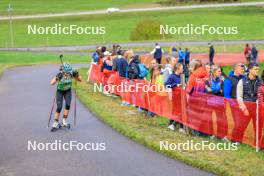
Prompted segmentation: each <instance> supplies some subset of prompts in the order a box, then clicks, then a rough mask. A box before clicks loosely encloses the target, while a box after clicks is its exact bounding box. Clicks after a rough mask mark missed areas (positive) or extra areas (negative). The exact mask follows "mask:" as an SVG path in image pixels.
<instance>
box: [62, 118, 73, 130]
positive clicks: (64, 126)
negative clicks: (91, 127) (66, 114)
mask: <svg viewBox="0 0 264 176" xmlns="http://www.w3.org/2000/svg"><path fill="white" fill-rule="evenodd" d="M61 127H63V128H66V129H68V130H69V129H70V128H71V124H69V123H67V122H66V120H65V119H63V120H62V124H61Z"/></svg>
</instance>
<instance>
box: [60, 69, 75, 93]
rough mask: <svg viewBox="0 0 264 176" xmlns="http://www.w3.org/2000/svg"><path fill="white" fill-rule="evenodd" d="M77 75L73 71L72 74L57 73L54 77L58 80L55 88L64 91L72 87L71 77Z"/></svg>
mask: <svg viewBox="0 0 264 176" xmlns="http://www.w3.org/2000/svg"><path fill="white" fill-rule="evenodd" d="M76 76H78V72H77V71H74V72H73V74H64V73H62V72H60V73H58V74H57V76H56V79H57V80H58V85H57V90H60V91H66V90H70V89H71V87H72V79H73V78H74V77H76Z"/></svg>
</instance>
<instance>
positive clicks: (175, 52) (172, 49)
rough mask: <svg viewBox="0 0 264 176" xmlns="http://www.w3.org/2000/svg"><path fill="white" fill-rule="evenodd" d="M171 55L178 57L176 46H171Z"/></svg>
mask: <svg viewBox="0 0 264 176" xmlns="http://www.w3.org/2000/svg"><path fill="white" fill-rule="evenodd" d="M171 55H172V56H173V57H178V50H177V48H176V47H175V46H173V47H172V48H171Z"/></svg>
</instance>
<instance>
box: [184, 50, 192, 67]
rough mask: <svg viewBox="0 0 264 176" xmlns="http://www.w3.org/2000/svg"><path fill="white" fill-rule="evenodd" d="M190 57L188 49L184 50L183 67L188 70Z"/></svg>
mask: <svg viewBox="0 0 264 176" xmlns="http://www.w3.org/2000/svg"><path fill="white" fill-rule="evenodd" d="M190 55H191V53H190V51H189V49H188V48H185V54H184V56H185V59H184V60H185V66H186V67H187V68H188V67H189V65H190Z"/></svg>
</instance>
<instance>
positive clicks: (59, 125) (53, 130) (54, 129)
mask: <svg viewBox="0 0 264 176" xmlns="http://www.w3.org/2000/svg"><path fill="white" fill-rule="evenodd" d="M60 128H61V124H58V126H57V127H52V128H51V130H50V131H51V132H55V131H57V130H59V129H60Z"/></svg>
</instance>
